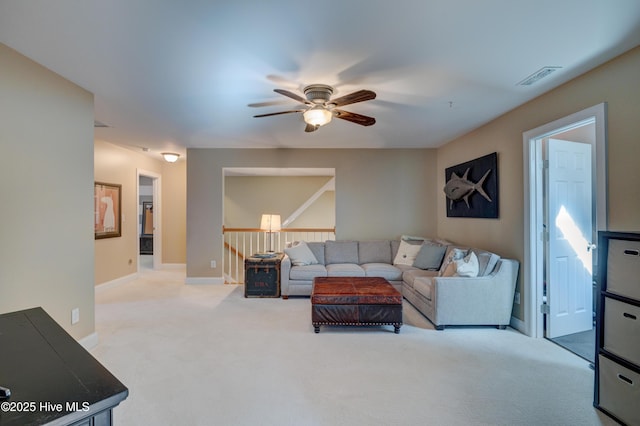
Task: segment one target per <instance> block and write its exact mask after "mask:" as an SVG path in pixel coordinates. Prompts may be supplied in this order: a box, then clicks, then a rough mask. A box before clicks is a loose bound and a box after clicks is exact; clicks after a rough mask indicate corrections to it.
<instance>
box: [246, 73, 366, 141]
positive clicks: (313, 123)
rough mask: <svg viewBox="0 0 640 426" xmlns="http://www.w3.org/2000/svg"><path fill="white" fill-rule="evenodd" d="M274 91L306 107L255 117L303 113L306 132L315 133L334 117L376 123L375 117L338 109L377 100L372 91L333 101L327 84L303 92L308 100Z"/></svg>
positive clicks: (363, 122) (309, 87) (316, 85)
mask: <svg viewBox="0 0 640 426" xmlns="http://www.w3.org/2000/svg"><path fill="white" fill-rule="evenodd" d="M273 91H274V92H276V93H279V94H281V95H284V96H287V97H289V98H291V99H294V100H296V101H298V102H300V103H302V104H305V105H306V107H305V108H301V109H294V110H289V111H280V112H272V113H269V114H259V115H254V117H269V116H272V115H280V114H291V113H296V112H301V113H302V117H303V118H304V121H305V123H307V127H305V129H304V131H305V132H315V131H316V130H318V129H319V128H320V126H324V125H325V124H327V123H329V122H330V121H331V118H333V117H337V118H341V119H343V120H347V121H351V122H352V123H356V124H360V125H361V126H371V125H373V124H375V123H376V119H375V118H373V117H367V116H366V115H361V114H356V113H354V112H349V111H344V110H342V109H338V108H337V107H341V106H344V105H349V104H355V103H356V102H363V101H370V100H372V99H375V98H376V94H375V92H372V91H371V90H358V91H357V92H353V93H351V94H348V95H345V96H342V97H340V98H336V99H333V100H332V99H331V95H333V87H331V86H327V85H326V84H311V85H309V86H306V87H305V88H304V89H303V92H304V94H305V96H306V98H307V99H305V98H303V97H302V96H300V95H296V94H295V93H293V92H290V91H288V90H284V89H274V90H273Z"/></svg>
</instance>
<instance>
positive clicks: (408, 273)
mask: <svg viewBox="0 0 640 426" xmlns="http://www.w3.org/2000/svg"><path fill="white" fill-rule="evenodd" d="M437 275H438V271H427V270H425V269H417V268H410V269H405V271H404V272H403V273H402V280H403V281H404V282H405V283H406V284H407V285H408V286H409V287H413V283H414V282H415V280H416V279H417V278H420V277H435V276H437Z"/></svg>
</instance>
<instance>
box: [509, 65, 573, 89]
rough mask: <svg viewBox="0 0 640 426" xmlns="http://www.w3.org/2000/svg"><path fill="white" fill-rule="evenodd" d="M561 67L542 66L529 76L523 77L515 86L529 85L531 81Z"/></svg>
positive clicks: (535, 80)
mask: <svg viewBox="0 0 640 426" xmlns="http://www.w3.org/2000/svg"><path fill="white" fill-rule="evenodd" d="M560 68H562V67H543V68H540V69H539V70H538V71H536V72H534V73H533V74H531V75H530V76H529V77H527V78H525V79H524V80H522V81H521V82H519V83H517V84H516V86H531V85H532V84H533V83H535V82H537V81H539V80H541V79H543V78H545V77H546V76H548V75H549V74H551V73H552V72H554V71H556V70H559V69H560Z"/></svg>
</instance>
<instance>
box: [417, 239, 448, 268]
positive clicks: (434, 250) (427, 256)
mask: <svg viewBox="0 0 640 426" xmlns="http://www.w3.org/2000/svg"><path fill="white" fill-rule="evenodd" d="M446 251H447V247H446V246H441V245H436V244H429V243H426V242H425V243H424V244H422V247H420V251H419V252H418V256H416V260H414V262H413V266H415V267H416V268H420V269H433V270H438V269H440V265H442V259H444V253H445V252H446Z"/></svg>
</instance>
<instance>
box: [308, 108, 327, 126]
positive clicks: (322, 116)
mask: <svg viewBox="0 0 640 426" xmlns="http://www.w3.org/2000/svg"><path fill="white" fill-rule="evenodd" d="M302 117H304V122H305V123H307V124H311V125H312V126H324V125H325V124H327V123H329V122H330V121H331V118H332V117H333V114H332V113H331V111H329V110H328V109H326V108H325V107H323V106H322V105H317V106H314V107H312V108H309V109H308V110H306V111H305V112H303V113H302Z"/></svg>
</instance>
